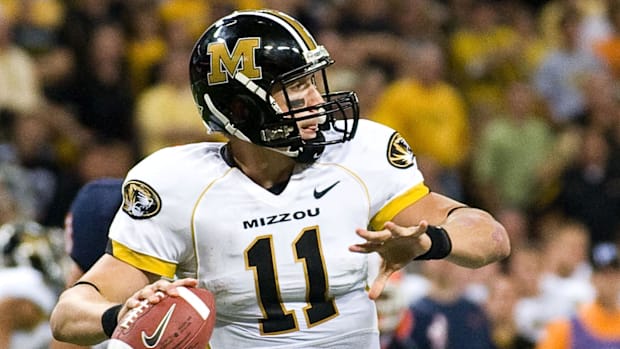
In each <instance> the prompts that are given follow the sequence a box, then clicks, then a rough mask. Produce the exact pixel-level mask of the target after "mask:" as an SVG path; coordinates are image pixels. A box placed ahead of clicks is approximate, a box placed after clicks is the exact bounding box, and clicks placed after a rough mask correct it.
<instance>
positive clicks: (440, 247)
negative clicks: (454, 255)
mask: <svg viewBox="0 0 620 349" xmlns="http://www.w3.org/2000/svg"><path fill="white" fill-rule="evenodd" d="M426 234H427V235H428V237H430V238H431V248H430V249H429V250H428V251H427V252H426V253H425V254H423V255H421V256H417V257H415V258H414V260H429V259H443V258H446V257H447V256H448V255H449V254H450V252H451V251H452V241H451V240H450V236H449V235H448V232H447V231H446V230H445V229H444V228H442V227H438V226H434V225H429V226H428V227H427V228H426Z"/></svg>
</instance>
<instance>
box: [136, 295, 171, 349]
mask: <svg viewBox="0 0 620 349" xmlns="http://www.w3.org/2000/svg"><path fill="white" fill-rule="evenodd" d="M175 307H176V304H173V305H172V306H171V307H170V309H168V312H167V313H166V315H164V317H163V319H161V321H160V322H159V325H157V328H156V329H155V332H153V334H152V335H150V336H148V335H147V334H146V332H145V331H142V343H144V346H145V347H147V348H155V347H156V346H157V344H159V341H160V340H161V336H162V335H163V334H164V331H165V330H166V326H168V322H169V321H170V318H171V317H172V313H173V312H174V308H175Z"/></svg>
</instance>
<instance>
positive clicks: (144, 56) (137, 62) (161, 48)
mask: <svg viewBox="0 0 620 349" xmlns="http://www.w3.org/2000/svg"><path fill="white" fill-rule="evenodd" d="M131 17H132V18H133V21H132V22H131V23H130V25H129V30H128V36H127V60H128V69H129V74H130V78H131V79H130V80H131V85H132V92H133V93H134V94H135V95H138V94H140V93H141V92H142V91H143V90H144V89H145V88H146V87H147V86H149V85H151V84H152V83H153V71H154V70H155V67H156V66H157V65H158V64H160V63H161V61H162V59H163V58H164V56H165V55H166V49H167V47H166V40H165V38H164V36H163V34H164V33H163V30H162V26H163V22H162V21H161V18H160V16H159V12H158V11H157V8H156V7H155V6H153V5H152V4H150V3H148V2H147V3H143V4H141V5H137V6H135V7H134V8H132V12H131Z"/></svg>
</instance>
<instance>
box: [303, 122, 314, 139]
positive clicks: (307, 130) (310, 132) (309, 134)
mask: <svg viewBox="0 0 620 349" xmlns="http://www.w3.org/2000/svg"><path fill="white" fill-rule="evenodd" d="M318 130H319V126H318V124H316V123H312V124H308V125H299V134H300V136H301V139H313V138H315V137H316V133H317V131H318Z"/></svg>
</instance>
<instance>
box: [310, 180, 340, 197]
mask: <svg viewBox="0 0 620 349" xmlns="http://www.w3.org/2000/svg"><path fill="white" fill-rule="evenodd" d="M338 183H340V181H336V182H335V183H334V184H332V185H330V186H329V187H327V188H325V189H323V190H321V191H317V190H316V188H314V198H315V199H320V198H322V197H323V195H325V194H327V192H328V191H330V190H332V188H333V187H335V186H336V185H337V184H338Z"/></svg>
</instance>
